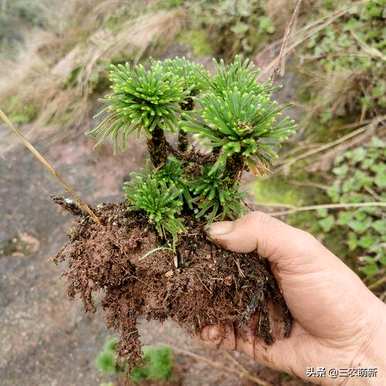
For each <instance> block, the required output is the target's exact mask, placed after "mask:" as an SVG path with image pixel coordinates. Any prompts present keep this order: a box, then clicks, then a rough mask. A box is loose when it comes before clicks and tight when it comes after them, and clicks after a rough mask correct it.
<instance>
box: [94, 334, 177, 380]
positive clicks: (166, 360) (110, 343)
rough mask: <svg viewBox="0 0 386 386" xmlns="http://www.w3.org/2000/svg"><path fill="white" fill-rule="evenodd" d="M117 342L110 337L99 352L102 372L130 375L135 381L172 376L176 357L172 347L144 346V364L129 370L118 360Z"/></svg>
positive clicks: (98, 366)
mask: <svg viewBox="0 0 386 386" xmlns="http://www.w3.org/2000/svg"><path fill="white" fill-rule="evenodd" d="M117 344H118V340H117V339H116V338H109V339H108V340H107V341H106V343H105V344H104V346H103V349H102V350H101V352H100V353H99V354H98V356H97V358H96V361H95V364H96V367H97V369H98V370H99V371H100V372H101V373H103V374H106V375H122V376H124V377H129V378H130V379H131V381H132V382H134V383H141V382H142V381H167V380H168V379H170V377H171V376H172V374H173V367H174V358H173V351H172V349H171V348H170V347H168V346H163V345H159V346H144V347H143V349H142V351H143V362H142V364H141V365H140V366H137V367H134V368H133V369H132V370H131V371H130V372H128V371H127V368H126V366H124V365H123V364H122V363H121V362H120V361H119V360H118V353H117ZM102 385H103V384H102ZM106 385H108V384H106Z"/></svg>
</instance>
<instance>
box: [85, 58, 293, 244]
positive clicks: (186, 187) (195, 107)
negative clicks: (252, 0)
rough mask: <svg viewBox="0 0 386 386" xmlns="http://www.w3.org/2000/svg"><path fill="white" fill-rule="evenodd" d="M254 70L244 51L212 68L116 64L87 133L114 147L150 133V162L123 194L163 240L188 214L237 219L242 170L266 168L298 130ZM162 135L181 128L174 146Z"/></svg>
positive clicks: (179, 61) (173, 62)
mask: <svg viewBox="0 0 386 386" xmlns="http://www.w3.org/2000/svg"><path fill="white" fill-rule="evenodd" d="M257 74H258V70H257V69H256V68H255V67H254V66H253V65H252V64H251V63H250V62H249V61H248V60H243V59H242V58H240V57H236V58H235V60H234V61H233V62H232V63H230V64H225V63H224V62H222V61H221V62H218V63H217V64H216V71H215V73H214V74H209V73H208V72H207V71H206V70H205V69H204V68H203V67H202V66H200V65H198V64H195V63H192V62H190V61H188V60H186V59H185V58H175V59H167V60H165V61H151V62H150V63H149V64H148V65H147V66H144V65H137V66H131V65H129V64H126V65H118V66H112V67H111V72H110V79H111V82H112V87H111V89H112V92H111V94H110V95H108V96H107V97H106V98H105V104H106V106H105V108H104V110H103V111H102V113H101V114H102V120H101V122H100V124H99V125H98V126H97V127H96V128H95V129H94V130H92V132H91V133H92V134H93V135H94V136H96V137H97V139H98V140H99V141H102V140H104V139H105V138H106V137H110V138H111V139H112V141H113V143H114V146H115V148H116V149H117V150H119V149H125V148H126V146H127V143H128V141H129V135H130V134H132V133H133V132H134V131H137V132H139V133H143V134H144V135H145V136H146V137H147V147H148V151H149V155H150V159H151V163H152V168H151V169H150V170H146V171H144V172H141V173H136V174H135V175H133V176H132V178H131V180H130V181H129V182H127V183H125V185H124V193H125V195H126V199H127V202H128V207H129V209H130V210H138V211H141V212H142V213H143V214H145V215H146V216H147V218H148V221H149V222H150V223H152V224H153V225H154V227H155V230H156V231H157V232H158V234H159V236H160V237H161V238H162V239H164V240H173V241H174V242H175V241H176V240H177V237H178V235H179V234H181V233H183V232H184V230H185V229H186V226H187V225H188V222H189V225H190V224H191V220H193V221H201V220H202V221H213V220H215V219H233V218H235V217H237V216H239V215H240V214H241V213H242V211H243V201H242V195H241V193H240V191H239V185H240V179H241V175H242V172H243V171H244V170H247V169H249V170H251V171H252V172H254V173H255V174H264V173H265V172H266V171H267V170H268V169H269V167H270V166H271V164H272V161H273V160H274V159H275V157H276V156H277V151H278V149H279V147H280V144H281V143H282V142H283V141H284V140H286V139H287V138H288V136H289V135H290V134H292V133H293V131H294V127H295V126H294V122H293V121H292V120H290V119H289V118H288V117H283V116H282V111H283V106H279V105H278V104H277V103H276V102H275V101H274V100H273V99H272V91H273V87H272V84H271V83H269V82H266V83H258V82H257V81H256V76H257ZM165 133H176V135H177V141H175V142H177V144H176V146H175V145H172V143H171V142H170V143H169V141H168V140H167V139H166V135H165ZM169 136H170V134H169ZM169 136H168V138H169ZM192 137H195V138H198V140H199V146H197V145H195V146H193V145H192V144H191V142H192V141H191V139H192Z"/></svg>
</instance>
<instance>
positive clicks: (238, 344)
mask: <svg viewBox="0 0 386 386" xmlns="http://www.w3.org/2000/svg"><path fill="white" fill-rule="evenodd" d="M201 339H202V340H203V341H204V343H207V344H209V345H211V346H215V347H217V348H222V349H224V350H229V351H236V350H237V351H239V352H243V353H245V354H247V355H248V356H250V357H251V358H253V359H254V360H256V361H257V362H258V363H260V364H262V365H265V366H268V367H271V368H275V369H280V370H288V368H287V363H288V362H291V359H293V358H290V357H291V356H296V354H295V353H294V352H293V347H292V345H291V344H290V343H289V341H290V340H289V339H284V340H279V341H277V342H276V343H275V344H274V345H267V344H265V343H264V341H263V340H262V339H259V338H256V337H255V336H253V333H252V330H250V329H248V330H247V331H243V333H235V330H234V329H233V328H232V327H230V326H227V327H226V328H224V327H223V326H218V325H212V326H207V327H205V328H203V330H202V332H201Z"/></svg>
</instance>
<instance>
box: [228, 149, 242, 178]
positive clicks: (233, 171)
mask: <svg viewBox="0 0 386 386" xmlns="http://www.w3.org/2000/svg"><path fill="white" fill-rule="evenodd" d="M243 170H244V159H243V157H242V155H241V154H238V153H235V154H233V155H232V156H230V157H229V158H228V159H227V162H226V165H225V177H228V178H229V179H230V180H231V184H232V185H234V184H235V183H236V182H238V181H240V178H241V174H242V173H243Z"/></svg>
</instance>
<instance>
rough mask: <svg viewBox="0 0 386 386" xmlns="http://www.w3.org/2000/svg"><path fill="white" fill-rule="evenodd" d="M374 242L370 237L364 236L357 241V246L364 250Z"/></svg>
mask: <svg viewBox="0 0 386 386" xmlns="http://www.w3.org/2000/svg"><path fill="white" fill-rule="evenodd" d="M375 242H376V240H375V239H374V237H372V236H371V235H364V236H362V237H361V238H360V239H359V240H358V245H359V246H360V247H362V248H364V249H367V248H370V247H371V246H372V245H373V244H374V243H375Z"/></svg>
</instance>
